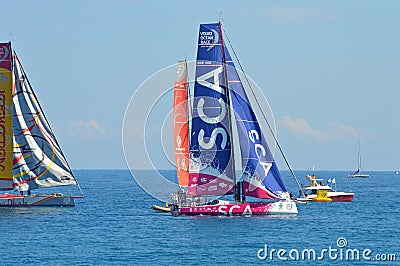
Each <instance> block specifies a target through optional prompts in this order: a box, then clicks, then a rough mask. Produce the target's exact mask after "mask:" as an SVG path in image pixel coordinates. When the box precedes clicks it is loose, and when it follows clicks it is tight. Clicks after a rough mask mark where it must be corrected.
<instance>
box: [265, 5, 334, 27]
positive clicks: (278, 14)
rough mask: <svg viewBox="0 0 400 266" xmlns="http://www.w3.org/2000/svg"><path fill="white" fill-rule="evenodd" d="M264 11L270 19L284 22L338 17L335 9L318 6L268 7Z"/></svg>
mask: <svg viewBox="0 0 400 266" xmlns="http://www.w3.org/2000/svg"><path fill="white" fill-rule="evenodd" d="M262 13H263V15H264V16H265V18H266V19H268V20H271V21H274V22H284V23H287V22H299V21H307V20H326V19H335V18H336V17H337V15H336V14H335V13H334V12H333V11H331V10H328V9H323V8H317V7H267V8H265V9H263V11H262Z"/></svg>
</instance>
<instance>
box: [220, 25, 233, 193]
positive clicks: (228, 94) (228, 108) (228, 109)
mask: <svg viewBox="0 0 400 266" xmlns="http://www.w3.org/2000/svg"><path fill="white" fill-rule="evenodd" d="M218 26H219V31H220V34H221V46H222V63H223V66H224V68H223V71H224V72H223V73H224V83H225V84H224V90H225V95H226V105H227V113H228V119H229V123H228V125H229V131H230V132H231V134H230V135H229V137H230V142H231V158H232V168H233V173H232V174H233V186H234V188H236V171H235V156H234V155H235V153H234V147H233V146H234V145H233V136H232V135H233V134H232V119H231V118H232V117H231V100H230V98H231V97H230V93H229V88H228V86H229V85H228V74H227V71H226V55H225V42H224V35H223V32H222V23H221V21H219V23H218Z"/></svg>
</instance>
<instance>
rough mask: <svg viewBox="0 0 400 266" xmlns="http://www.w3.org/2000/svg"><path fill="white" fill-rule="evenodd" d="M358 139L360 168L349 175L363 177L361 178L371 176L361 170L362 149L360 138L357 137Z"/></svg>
mask: <svg viewBox="0 0 400 266" xmlns="http://www.w3.org/2000/svg"><path fill="white" fill-rule="evenodd" d="M357 141H358V169H357V171H355V172H354V173H352V174H349V175H348V177H350V178H354V177H361V178H370V176H369V175H368V174H365V173H362V172H361V150H360V139H357Z"/></svg>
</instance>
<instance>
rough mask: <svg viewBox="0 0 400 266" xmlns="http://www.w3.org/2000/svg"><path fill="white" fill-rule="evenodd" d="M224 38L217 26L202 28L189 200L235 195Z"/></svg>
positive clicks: (194, 110)
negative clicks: (224, 61)
mask: <svg viewBox="0 0 400 266" xmlns="http://www.w3.org/2000/svg"><path fill="white" fill-rule="evenodd" d="M221 38H222V35H221V31H220V27H219V24H218V23H214V24H201V25H200V30H199V39H198V50H197V61H196V80H195V85H194V99H193V111H192V128H191V136H190V172H189V186H188V194H189V195H190V196H196V195H223V194H228V193H231V192H232V191H233V163H232V161H231V160H232V158H231V138H230V126H229V123H230V121H229V112H228V108H227V95H226V85H225V84H226V83H227V82H226V80H225V75H224V71H223V70H224V69H223V53H222V39H221Z"/></svg>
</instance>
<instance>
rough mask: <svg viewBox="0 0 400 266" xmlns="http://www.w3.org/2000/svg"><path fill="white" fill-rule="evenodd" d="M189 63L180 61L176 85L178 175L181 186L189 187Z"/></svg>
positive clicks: (176, 160)
mask: <svg viewBox="0 0 400 266" xmlns="http://www.w3.org/2000/svg"><path fill="white" fill-rule="evenodd" d="M187 88H188V86H187V63H186V61H178V64H177V68H176V78H175V84H174V108H173V118H172V119H173V129H174V151H175V164H176V173H177V175H178V182H179V186H181V187H187V186H188V183H189V136H188V135H189V122H188V119H189V115H188V92H187Z"/></svg>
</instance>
